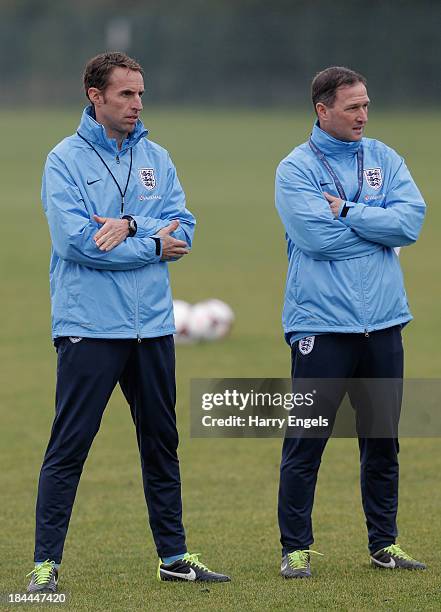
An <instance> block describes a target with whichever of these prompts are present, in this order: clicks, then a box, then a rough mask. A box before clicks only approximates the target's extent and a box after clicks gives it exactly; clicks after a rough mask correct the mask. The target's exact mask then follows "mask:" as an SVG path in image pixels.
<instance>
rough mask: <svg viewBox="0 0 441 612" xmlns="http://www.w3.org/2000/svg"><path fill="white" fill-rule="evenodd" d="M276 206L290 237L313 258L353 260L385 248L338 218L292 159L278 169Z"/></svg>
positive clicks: (283, 162) (285, 161) (282, 163)
mask: <svg viewBox="0 0 441 612" xmlns="http://www.w3.org/2000/svg"><path fill="white" fill-rule="evenodd" d="M276 207H277V210H278V212H279V215H280V218H281V219H282V222H283V225H284V226H285V230H286V233H287V235H288V237H289V238H290V239H291V241H292V242H293V243H294V244H295V245H296V246H297V247H298V248H299V249H300V250H301V251H303V252H304V253H306V255H308V256H309V257H311V258H312V259H318V260H324V261H327V260H328V261H329V260H338V259H353V258H355V257H362V256H364V255H369V254H371V253H374V252H375V251H377V250H379V249H380V248H381V247H380V246H379V245H378V244H375V243H374V242H370V241H368V240H365V239H364V238H362V237H361V236H359V235H358V234H357V233H356V232H355V231H354V230H353V229H351V228H349V227H345V226H344V225H343V224H342V223H339V221H338V220H336V219H334V217H333V215H332V213H331V210H330V208H329V205H328V203H327V201H326V199H325V197H324V196H323V194H322V193H321V192H320V191H319V190H318V188H317V187H316V186H315V185H314V184H313V183H312V181H311V180H310V179H309V178H308V177H307V176H306V175H305V174H304V172H302V170H300V169H299V168H298V167H297V166H296V165H295V164H293V163H292V162H290V161H288V160H284V161H282V162H281V164H280V165H279V167H278V169H277V173H276Z"/></svg>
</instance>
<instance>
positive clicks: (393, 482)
mask: <svg viewBox="0 0 441 612" xmlns="http://www.w3.org/2000/svg"><path fill="white" fill-rule="evenodd" d="M298 344H299V343H298V342H295V343H294V345H293V347H292V372H291V373H292V380H293V389H294V390H295V384H296V383H295V381H296V378H299V379H301V378H316V379H320V378H328V379H329V378H335V379H342V378H398V379H402V377H403V346H402V341H401V329H400V326H395V327H391V328H388V329H385V330H380V331H376V332H371V333H370V334H369V337H366V336H365V335H364V334H323V335H319V336H316V337H315V343H314V346H313V349H312V351H311V352H310V353H309V354H307V355H303V354H302V353H301V352H300V351H299V348H298ZM343 395H344V390H342V393H341V394H339V397H335V410H336V411H337V409H338V406H339V404H340V402H341V400H342V398H343ZM350 399H351V403H352V405H353V408H354V409H355V410H357V409H359V408H360V406H357V405H354V404H357V402H358V403H360V401H361V403H362V398H354V397H352V396H351V395H350ZM391 401H392V402H395V403H396V404H397V405H396V406H388V407H387V408H388V409H390V410H391V413H394V414H396V415H398V418H399V411H400V407H401V396H400V394H395V395H392V396H391ZM362 407H363V406H361V408H362ZM326 443H327V439H325V438H306V437H304V438H302V437H297V438H295V437H291V438H289V437H286V438H285V440H284V443H283V450H282V462H281V466H280V487H279V511H278V514H279V527H280V532H281V543H282V547H283V554H286V553H288V552H292V551H294V550H302V549H306V548H308V547H309V546H310V544H312V543H313V541H314V540H313V535H312V522H311V513H312V506H313V501H314V492H315V486H316V482H317V475H318V470H319V467H320V462H321V457H322V453H323V451H324V449H325V446H326ZM358 443H359V449H360V483H361V496H362V503H363V509H364V513H365V516H366V525H367V529H368V540H369V550H370V552H371V553H373V552H376V551H377V550H379V549H380V548H383V547H385V546H389V545H390V544H394V543H395V538H396V536H397V525H396V515H397V510H398V452H399V445H398V439H397V438H359V440H358Z"/></svg>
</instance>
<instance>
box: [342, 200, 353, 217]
mask: <svg viewBox="0 0 441 612" xmlns="http://www.w3.org/2000/svg"><path fill="white" fill-rule="evenodd" d="M350 208H351V207H350V206H346V202H345V203H344V204H343V208H342V209H341V213H340V217H346V215H347V214H348V212H349V209H350Z"/></svg>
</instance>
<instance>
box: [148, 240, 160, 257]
mask: <svg viewBox="0 0 441 612" xmlns="http://www.w3.org/2000/svg"><path fill="white" fill-rule="evenodd" d="M150 238H151V239H152V240H154V241H155V247H156V248H155V255H158V256H159V255H161V239H160V238H158V237H157V236H150Z"/></svg>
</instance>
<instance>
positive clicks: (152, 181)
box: [138, 168, 156, 190]
mask: <svg viewBox="0 0 441 612" xmlns="http://www.w3.org/2000/svg"><path fill="white" fill-rule="evenodd" d="M138 176H139V180H140V181H141V183H142V184H143V185H144V187H145V188H146V189H148V190H152V189H154V188H155V187H156V178H155V170H154V168H139V169H138Z"/></svg>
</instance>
